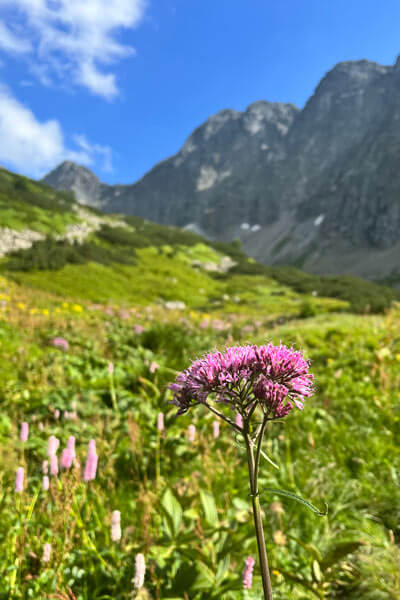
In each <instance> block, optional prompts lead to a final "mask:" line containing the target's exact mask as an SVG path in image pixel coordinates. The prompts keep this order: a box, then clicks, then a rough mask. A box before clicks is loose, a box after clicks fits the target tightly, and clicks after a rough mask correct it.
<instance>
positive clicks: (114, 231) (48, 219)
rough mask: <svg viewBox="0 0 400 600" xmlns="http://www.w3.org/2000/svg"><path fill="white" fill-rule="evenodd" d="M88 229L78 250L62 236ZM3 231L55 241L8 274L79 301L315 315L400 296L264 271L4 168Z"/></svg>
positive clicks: (346, 281) (352, 281) (377, 306)
mask: <svg viewBox="0 0 400 600" xmlns="http://www.w3.org/2000/svg"><path fill="white" fill-rule="evenodd" d="M86 222H88V223H89V225H90V227H91V231H89V232H88V233H87V235H86V237H84V239H80V243H79V244H78V243H76V242H74V241H73V239H57V240H56V239H55V238H54V235H55V234H58V236H59V237H60V236H62V235H63V234H64V235H65V236H66V235H67V234H68V231H69V230H68V228H71V226H72V227H74V226H75V227H76V226H79V225H81V226H85V223H86ZM93 222H94V223H96V225H95V226H94V225H93ZM0 226H3V227H5V226H6V227H9V228H11V229H15V230H18V231H19V232H21V231H23V230H24V228H26V229H29V230H32V231H36V232H38V233H40V234H43V235H44V236H47V237H45V238H44V239H41V240H37V241H34V243H33V245H32V246H31V247H30V248H28V249H21V250H18V251H14V252H10V253H9V254H7V255H6V256H5V257H4V258H3V260H2V263H1V266H0V268H1V270H2V272H3V274H5V275H6V276H8V277H10V278H12V279H13V280H14V281H16V282H18V283H20V284H23V285H28V286H30V287H32V288H35V289H40V290H44V291H49V292H52V293H54V294H57V295H59V296H62V297H70V298H73V299H76V300H83V301H84V300H87V301H92V302H103V303H107V302H114V303H117V304H121V305H127V304H132V303H133V304H139V305H145V304H148V303H156V304H157V303H158V304H160V303H163V302H167V301H179V302H185V304H186V306H187V307H188V308H190V309H197V310H202V311H209V310H223V311H229V312H233V313H241V314H248V315H251V314H253V313H254V312H257V311H260V310H264V311H265V312H266V313H267V314H268V315H280V314H281V315H285V316H288V315H292V316H296V315H302V316H307V315H308V316H310V315H313V314H316V313H318V312H320V311H323V312H329V311H336V310H351V311H355V312H361V313H362V312H381V311H382V310H385V309H387V308H389V307H390V305H391V303H392V301H393V300H396V299H400V292H397V291H395V290H394V289H392V288H385V287H383V286H377V285H375V284H373V283H370V282H366V281H363V280H359V279H357V278H350V277H316V276H313V275H309V274H305V273H303V272H302V271H299V270H296V269H293V268H290V269H289V268H288V269H285V268H280V269H279V268H268V267H265V266H263V265H261V264H259V263H256V262H255V261H254V260H253V259H250V258H248V257H247V256H246V255H245V254H244V253H243V252H242V251H241V250H240V247H238V245H237V244H236V243H233V244H221V243H212V242H209V241H207V240H205V239H204V238H202V237H201V236H198V235H196V234H194V233H191V232H188V231H184V230H180V229H178V228H175V227H166V226H161V225H157V224H155V223H150V222H148V221H145V220H143V219H140V218H135V217H123V216H121V215H118V216H114V217H113V216H108V215H107V216H105V215H101V214H100V213H98V212H97V211H92V210H89V209H87V208H83V207H81V208H79V207H78V206H77V205H76V204H75V203H74V202H73V199H72V198H71V197H70V195H69V194H64V193H60V192H55V191H54V190H53V189H52V188H49V187H47V186H45V185H43V184H39V183H36V182H33V181H31V180H29V179H27V178H25V177H21V176H17V175H14V174H12V173H9V172H7V171H5V170H1V171H0ZM50 234H51V235H52V237H50ZM0 239H1V237H0ZM224 257H229V258H230V259H231V265H232V266H231V267H230V268H229V269H227V270H226V269H225V270H224V269H220V268H219V266H220V265H221V261H223V260H224Z"/></svg>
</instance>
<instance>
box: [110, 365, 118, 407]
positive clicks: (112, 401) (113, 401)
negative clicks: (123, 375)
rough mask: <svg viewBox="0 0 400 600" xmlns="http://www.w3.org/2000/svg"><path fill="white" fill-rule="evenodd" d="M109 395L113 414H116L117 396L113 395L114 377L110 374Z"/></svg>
mask: <svg viewBox="0 0 400 600" xmlns="http://www.w3.org/2000/svg"><path fill="white" fill-rule="evenodd" d="M110 394H111V403H112V407H113V410H114V412H118V404H117V394H116V393H115V385H114V376H113V374H112V373H110Z"/></svg>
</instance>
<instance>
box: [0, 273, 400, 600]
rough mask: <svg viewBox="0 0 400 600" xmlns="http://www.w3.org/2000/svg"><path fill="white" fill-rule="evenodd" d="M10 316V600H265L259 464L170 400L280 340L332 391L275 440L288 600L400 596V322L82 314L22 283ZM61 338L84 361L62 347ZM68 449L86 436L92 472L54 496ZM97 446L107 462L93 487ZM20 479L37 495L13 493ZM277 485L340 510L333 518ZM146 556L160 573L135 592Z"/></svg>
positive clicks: (3, 538) (84, 310)
mask: <svg viewBox="0 0 400 600" xmlns="http://www.w3.org/2000/svg"><path fill="white" fill-rule="evenodd" d="M273 298H274V297H273ZM0 300H1V309H0V310H1V322H0V343H1V346H0V348H1V361H0V372H1V392H0V393H1V400H2V411H1V420H0V436H1V447H0V448H1V449H0V473H1V481H2V486H1V487H2V493H1V499H0V502H1V514H2V519H1V522H0V548H1V551H0V556H1V559H0V578H1V581H2V582H3V583H2V586H1V592H0V597H1V598H9V597H12V598H16V599H17V598H35V599H36V598H65V599H67V598H71V599H73V598H76V599H79V600H100V599H111V598H112V599H113V600H116V599H117V600H123V599H128V598H136V597H137V598H154V599H170V600H172V599H173V598H175V599H178V598H179V599H185V600H186V599H190V600H194V599H198V600H200V599H204V600H205V599H212V598H215V599H217V598H226V599H228V598H230V599H241V598H248V599H251V598H259V597H260V595H261V587H260V579H259V576H258V571H257V562H256V567H255V577H254V580H253V586H252V589H251V590H243V584H242V573H243V568H244V561H245V559H246V558H247V557H248V556H254V557H255V558H256V559H257V552H256V546H255V538H254V533H253V527H252V518H251V513H250V503H249V500H250V499H249V497H248V482H247V468H246V464H245V463H246V459H245V451H244V449H243V448H242V447H241V444H240V441H239V440H235V439H234V437H233V435H232V432H231V431H228V428H227V427H225V426H224V424H223V423H221V429H220V435H219V437H218V438H216V439H215V438H214V436H213V418H212V416H211V414H207V413H206V412H204V411H202V410H201V409H198V410H197V411H195V412H192V413H189V414H188V415H185V416H181V417H178V418H176V417H175V413H176V409H175V407H173V406H171V405H170V404H168V401H169V400H170V392H169V391H168V390H167V388H166V385H167V384H168V382H170V381H171V380H172V379H173V378H174V376H175V373H176V371H177V370H179V369H183V368H185V367H186V366H187V365H188V364H189V362H190V360H191V359H192V358H194V357H196V356H197V355H198V354H200V353H202V352H204V351H206V350H208V349H212V348H214V347H223V346H224V345H225V344H226V343H228V344H229V343H232V342H233V341H235V342H243V343H244V342H252V343H253V342H255V343H264V342H265V341H266V340H270V341H273V342H279V341H280V340H282V341H284V342H285V343H287V344H294V345H295V346H296V347H297V348H301V349H303V350H304V352H305V354H306V355H307V356H308V357H309V358H311V360H312V371H313V372H314V373H315V377H316V382H317V393H316V395H315V397H313V398H312V399H310V400H309V401H308V402H307V404H306V408H305V410H304V411H303V412H302V413H300V412H299V411H297V412H293V413H292V414H291V415H290V416H289V417H288V418H287V419H286V422H285V424H284V425H283V424H272V425H271V427H270V431H269V432H268V434H267V441H266V444H265V449H266V451H267V452H268V454H269V456H270V457H271V458H272V460H273V461H274V462H276V463H277V465H279V470H277V469H274V468H273V467H271V465H269V464H268V463H267V462H264V464H263V465H262V471H261V481H260V490H261V494H262V507H263V511H264V514H265V529H266V537H267V546H268V551H269V555H270V562H271V569H272V577H273V585H274V592H275V596H276V598H293V599H295V600H300V599H303V600H305V599H309V598H310V599H311V598H346V599H347V598H348V599H351V598H354V599H371V600H375V599H376V600H378V599H382V600H384V599H389V598H398V597H399V590H400V576H399V567H398V565H399V562H400V551H399V547H398V545H397V544H396V542H398V536H399V517H400V508H399V507H400V487H399V458H400V450H399V446H398V437H399V433H400V418H399V417H400V414H399V407H400V394H399V390H400V386H399V383H400V338H399V334H398V332H399V324H400V311H399V309H398V308H396V307H394V308H392V309H391V310H390V311H388V312H387V314H384V315H354V314H350V313H338V312H329V313H324V312H319V313H318V312H317V314H313V315H311V316H309V317H307V318H290V319H286V320H285V322H283V321H284V319H283V318H282V319H281V322H274V323H273V322H272V321H271V320H270V319H269V314H268V312H267V311H265V312H264V313H260V315H259V319H258V320H257V319H255V318H254V317H252V318H251V319H249V318H248V317H246V316H244V315H243V313H242V312H241V311H238V312H236V313H224V312H223V311H221V309H217V310H216V311H215V312H214V313H208V314H206V313H203V312H199V311H195V310H186V311H173V310H172V311H166V310H165V309H163V308H161V307H160V306H157V305H156V304H154V305H146V306H133V307H130V308H127V307H126V306H124V307H119V306H116V305H111V304H107V305H105V304H104V305H102V304H96V305H93V304H91V303H90V302H88V301H81V302H80V303H77V302H76V301H69V300H68V299H61V298H59V297H58V296H56V295H51V294H48V293H45V292H38V291H34V290H32V289H30V288H29V287H21V286H20V285H17V284H15V283H13V282H12V281H10V280H7V279H6V278H3V279H2V280H1V298H0ZM272 311H274V308H273V309H272ZM57 336H58V337H62V338H64V339H65V340H67V341H68V345H69V347H68V349H67V350H63V349H60V348H56V347H53V346H52V343H51V340H53V339H54V338H55V337H57ZM110 362H112V363H113V365H114V373H113V374H110V373H109V366H108V365H109V363H110ZM160 412H162V413H163V414H164V420H165V429H164V431H162V432H160V431H159V430H158V429H157V416H158V414H159V413H160ZM24 421H26V422H28V423H29V438H28V440H27V441H26V442H22V441H20V440H19V429H20V425H21V423H22V422H24ZM191 424H194V425H195V426H196V437H195V440H194V441H189V440H188V427H189V425H191ZM51 435H55V436H56V437H57V438H59V439H60V441H61V448H64V447H65V445H66V442H67V439H68V437H69V436H71V435H73V436H75V437H76V444H77V460H78V462H79V465H78V464H77V465H76V466H74V467H72V468H71V469H66V470H65V471H60V473H59V475H58V477H56V476H54V477H50V487H49V489H48V490H46V491H45V490H43V489H42V476H43V473H42V461H43V460H45V459H46V458H47V457H46V450H47V442H48V438H49V437H50V436H51ZM90 439H95V440H96V444H97V452H98V455H99V463H98V470H97V475H96V478H95V479H94V480H93V481H90V482H86V483H85V482H84V481H82V474H81V471H82V470H83V467H84V462H85V457H86V451H87V445H88V442H89V440H90ZM396 440H397V441H396ZM61 448H60V450H61ZM18 467H23V468H24V469H25V481H24V490H23V492H22V493H16V492H15V491H14V482H15V474H16V470H17V468H18ZM264 487H265V488H267V487H270V488H271V487H272V488H278V487H280V488H283V489H286V490H288V491H292V492H294V493H297V494H300V495H301V496H302V497H304V498H307V499H308V500H310V501H311V502H312V503H313V504H315V505H316V506H317V507H319V508H321V509H322V510H323V508H324V506H325V504H328V507H329V512H328V515H327V516H325V517H318V516H315V515H314V514H313V513H311V512H309V511H308V510H307V509H306V508H305V507H304V506H302V505H301V504H298V503H295V502H292V501H289V500H286V499H285V498H281V497H277V496H273V495H271V494H268V493H265V494H263V493H262V490H263V488H264ZM114 510H119V511H120V513H121V529H122V537H121V540H120V541H117V542H115V541H112V539H111V533H110V532H111V514H112V511H114ZM46 543H50V544H51V557H50V560H49V561H46V562H44V561H43V549H44V545H45V544H46ZM138 553H142V554H143V555H144V556H145V560H146V566H147V569H146V575H145V587H144V588H142V589H141V590H140V591H139V592H137V593H136V592H135V591H134V587H133V583H132V579H133V577H134V573H135V556H136V555H137V554H138Z"/></svg>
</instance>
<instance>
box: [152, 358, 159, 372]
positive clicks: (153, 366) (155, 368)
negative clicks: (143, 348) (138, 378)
mask: <svg viewBox="0 0 400 600" xmlns="http://www.w3.org/2000/svg"><path fill="white" fill-rule="evenodd" d="M159 368H160V365H159V364H158V363H156V362H155V361H154V360H153V362H152V363H151V365H150V373H151V374H153V373H155V372H156V371H157V369H159Z"/></svg>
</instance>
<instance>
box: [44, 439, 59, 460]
mask: <svg viewBox="0 0 400 600" xmlns="http://www.w3.org/2000/svg"><path fill="white" fill-rule="evenodd" d="M59 445H60V440H58V439H57V438H56V437H55V435H51V436H50V437H49V442H48V445H47V455H48V456H52V455H53V454H55V453H56V452H57V450H58V447H59Z"/></svg>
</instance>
